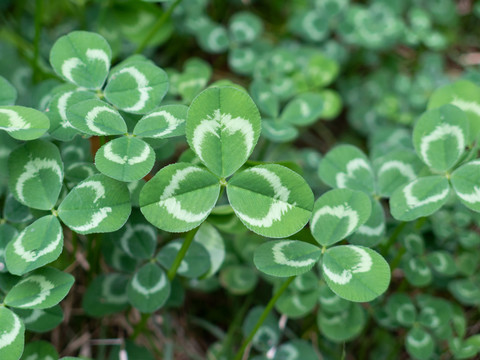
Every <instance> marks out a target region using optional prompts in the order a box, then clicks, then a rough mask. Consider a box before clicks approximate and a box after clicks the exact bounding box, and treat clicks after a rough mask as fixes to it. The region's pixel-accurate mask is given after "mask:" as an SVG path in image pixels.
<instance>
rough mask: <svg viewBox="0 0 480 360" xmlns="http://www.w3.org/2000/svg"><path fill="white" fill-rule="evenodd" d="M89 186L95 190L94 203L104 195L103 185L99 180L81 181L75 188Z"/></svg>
mask: <svg viewBox="0 0 480 360" xmlns="http://www.w3.org/2000/svg"><path fill="white" fill-rule="evenodd" d="M83 188H89V189H92V190H93V191H94V192H95V200H93V202H94V203H96V202H97V201H98V200H100V199H103V198H104V197H105V187H104V186H103V184H102V183H101V182H100V181H97V180H89V181H85V182H83V183H81V184H80V185H78V186H77V189H83Z"/></svg>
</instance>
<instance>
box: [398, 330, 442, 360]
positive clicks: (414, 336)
mask: <svg viewBox="0 0 480 360" xmlns="http://www.w3.org/2000/svg"><path fill="white" fill-rule="evenodd" d="M405 346H406V348H407V351H408V353H409V354H410V356H412V357H414V358H415V359H420V360H424V359H425V360H427V359H430V358H431V356H432V355H433V352H434V351H435V343H434V342H433V338H432V335H430V334H429V333H428V332H426V331H425V330H423V329H422V328H421V327H413V328H412V329H411V330H410V331H409V332H408V334H407V337H406V339H405Z"/></svg>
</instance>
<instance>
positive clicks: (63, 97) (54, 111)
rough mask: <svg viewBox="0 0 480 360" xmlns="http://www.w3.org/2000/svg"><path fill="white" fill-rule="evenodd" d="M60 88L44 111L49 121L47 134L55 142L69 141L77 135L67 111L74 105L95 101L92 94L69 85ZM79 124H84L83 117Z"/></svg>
mask: <svg viewBox="0 0 480 360" xmlns="http://www.w3.org/2000/svg"><path fill="white" fill-rule="evenodd" d="M60 88H61V90H58V92H57V93H56V94H55V95H54V96H53V98H52V99H51V100H50V104H49V106H48V108H47V110H46V111H45V113H46V115H47V116H48V118H49V120H50V129H49V131H48V133H49V134H50V135H52V137H53V138H55V139H57V140H60V141H70V140H72V139H73V138H74V137H75V135H77V134H78V130H77V129H76V128H74V127H73V125H72V123H71V121H70V119H69V118H68V113H67V109H69V108H70V107H71V106H72V105H74V104H78V103H80V102H83V101H85V100H92V99H96V97H95V95H94V94H93V93H92V92H90V91H85V90H82V89H81V88H77V87H76V86H74V85H71V84H65V85H62V86H61V87H60ZM97 100H98V99H97ZM81 122H82V123H86V121H85V117H84V118H83V119H81Z"/></svg>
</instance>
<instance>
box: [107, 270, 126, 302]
mask: <svg viewBox="0 0 480 360" xmlns="http://www.w3.org/2000/svg"><path fill="white" fill-rule="evenodd" d="M118 277H119V275H118V274H112V275H109V276H107V277H105V279H104V281H103V284H102V285H103V286H102V297H103V298H104V299H105V300H107V302H108V303H110V304H114V305H122V304H125V303H126V302H127V301H128V296H127V294H126V293H124V294H121V295H119V294H113V293H112V286H113V283H114V282H115V280H117V278H118Z"/></svg>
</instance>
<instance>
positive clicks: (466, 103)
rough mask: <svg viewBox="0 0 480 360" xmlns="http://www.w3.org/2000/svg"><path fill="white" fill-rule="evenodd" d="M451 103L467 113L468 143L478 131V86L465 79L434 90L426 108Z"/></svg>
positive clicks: (479, 108)
mask: <svg viewBox="0 0 480 360" xmlns="http://www.w3.org/2000/svg"><path fill="white" fill-rule="evenodd" d="M445 104H452V105H455V106H456V107H458V108H460V109H461V110H463V111H464V112H465V113H466V114H467V118H468V122H469V125H470V126H469V128H470V137H469V139H468V143H470V142H471V141H473V140H475V139H476V138H477V137H478V134H479V133H480V88H479V87H478V86H477V85H475V84H474V83H472V82H470V81H467V80H459V81H456V82H455V83H453V84H449V85H445V86H443V87H441V88H439V89H437V90H435V91H434V92H433V94H432V96H431V97H430V100H429V102H428V109H429V110H430V109H435V108H438V107H441V106H442V105H445Z"/></svg>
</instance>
